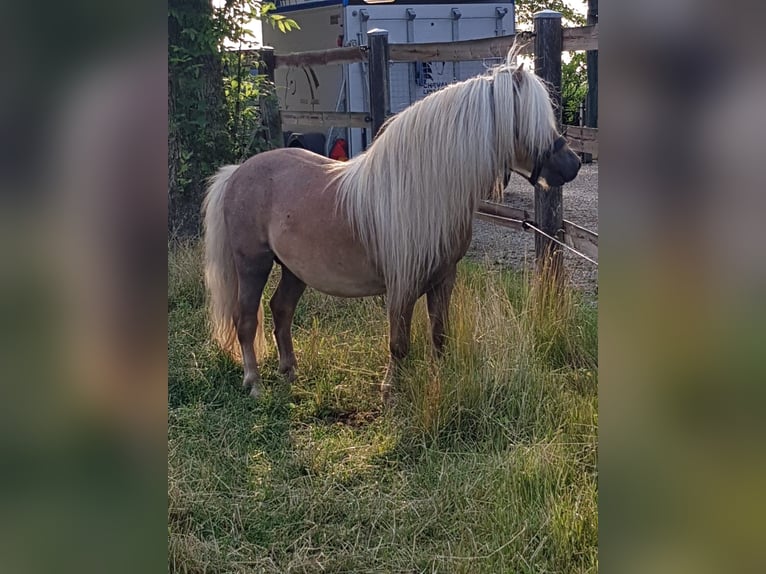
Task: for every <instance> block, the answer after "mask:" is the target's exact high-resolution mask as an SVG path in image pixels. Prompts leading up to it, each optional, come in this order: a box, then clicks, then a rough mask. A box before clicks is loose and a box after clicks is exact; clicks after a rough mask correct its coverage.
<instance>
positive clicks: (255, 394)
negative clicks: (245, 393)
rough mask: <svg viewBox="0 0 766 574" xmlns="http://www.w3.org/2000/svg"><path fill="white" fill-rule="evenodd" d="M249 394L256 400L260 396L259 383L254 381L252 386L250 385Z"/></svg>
mask: <svg viewBox="0 0 766 574" xmlns="http://www.w3.org/2000/svg"><path fill="white" fill-rule="evenodd" d="M250 396H251V397H252V398H254V399H256V400H258V399H260V398H261V385H260V384H258V383H255V384H254V385H253V386H252V387H250Z"/></svg>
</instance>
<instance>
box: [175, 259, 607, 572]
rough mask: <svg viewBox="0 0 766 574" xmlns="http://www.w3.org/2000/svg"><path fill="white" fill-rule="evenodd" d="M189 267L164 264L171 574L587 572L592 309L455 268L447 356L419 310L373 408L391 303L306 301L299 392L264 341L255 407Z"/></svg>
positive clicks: (298, 342)
mask: <svg viewBox="0 0 766 574" xmlns="http://www.w3.org/2000/svg"><path fill="white" fill-rule="evenodd" d="M200 253H201V251H200V249H199V247H198V246H196V245H191V244H188V245H180V246H179V245H175V246H173V247H172V248H171V249H170V252H169V287H168V289H169V292H168V313H169V334H168V355H169V389H168V546H169V566H168V568H169V571H171V572H268V573H272V572H274V573H277V572H279V573H283V572H358V573H362V572H381V573H383V572H407V573H411V572H412V573H414V572H450V573H451V572H457V573H460V572H465V573H476V572H481V573H484V572H490V573H494V572H498V573H506V572H535V573H542V572H594V571H596V570H597V568H598V556H597V546H598V519H597V470H596V462H597V423H598V414H597V408H598V397H597V374H596V369H597V328H596V323H597V311H596V309H595V308H594V306H593V305H589V304H587V303H584V302H582V301H581V300H580V299H579V298H578V297H577V296H576V295H574V294H572V293H569V292H567V293H564V294H563V295H560V296H558V297H555V298H554V297H552V293H551V292H550V291H549V290H547V289H544V288H535V287H529V285H530V280H529V278H525V277H520V276H518V275H514V274H511V273H508V272H500V271H496V270H490V269H488V268H485V267H483V266H481V265H478V264H475V263H467V262H466V263H463V264H461V267H460V272H459V282H458V285H457V287H456V290H455V295H454V298H453V304H452V308H451V310H452V330H451V339H450V342H449V344H448V352H447V355H446V357H445V358H444V359H443V360H442V361H440V362H437V361H435V360H434V359H432V358H431V356H430V352H429V347H428V329H427V318H426V313H425V306H424V305H423V302H422V301H421V302H419V303H418V307H417V309H416V313H415V320H414V324H413V351H412V356H411V359H410V360H409V361H408V363H407V366H406V376H405V380H406V384H405V385H404V387H403V388H402V389H400V392H399V395H398V396H399V399H398V402H397V405H396V407H395V408H394V409H392V410H390V411H385V412H384V411H382V409H381V403H380V397H379V393H378V389H377V385H378V384H379V382H380V380H381V379H382V376H383V374H384V371H385V366H386V363H387V359H388V357H387V337H386V332H387V331H386V319H385V310H384V302H383V299H382V298H370V299H364V300H343V299H334V298H331V297H326V296H323V295H320V294H318V293H316V292H314V291H312V290H308V291H307V293H306V295H305V296H304V298H303V299H302V301H301V303H300V305H299V306H298V310H297V313H296V318H295V325H294V328H293V333H294V337H295V347H296V354H297V356H298V363H299V373H298V380H297V381H296V382H295V383H294V384H293V385H292V387H291V388H288V386H287V385H286V384H285V383H284V382H282V381H281V380H280V378H279V376H278V374H277V360H276V350H275V349H274V345H273V343H272V344H271V349H270V354H269V357H268V358H267V360H266V361H265V362H264V364H263V365H262V375H263V379H264V383H265V387H266V391H265V392H264V396H263V398H262V400H261V401H260V402H254V401H253V400H252V399H250V398H249V397H248V396H247V394H246V393H245V392H244V391H242V390H241V387H240V384H241V377H242V373H241V367H240V366H239V365H237V364H236V363H234V362H233V361H232V360H230V359H229V358H228V357H226V356H224V355H223V354H222V353H221V352H220V351H219V350H217V348H216V347H215V345H214V344H213V343H211V341H210V339H209V337H208V335H207V331H206V322H205V321H206V320H205V293H204V287H203V284H202V279H201V269H200V259H201V256H200ZM273 275H274V277H273V278H272V279H275V278H278V276H279V272H278V270H275V272H274V274H273ZM275 284H276V282H275V281H272V282H271V283H270V285H269V288H268V289H267V296H268V295H269V293H270V292H271V291H272V290H273V288H274V286H275ZM266 309H267V310H268V306H266ZM267 313H268V311H267ZM267 322H268V328H269V329H270V324H271V323H270V317H268V315H267Z"/></svg>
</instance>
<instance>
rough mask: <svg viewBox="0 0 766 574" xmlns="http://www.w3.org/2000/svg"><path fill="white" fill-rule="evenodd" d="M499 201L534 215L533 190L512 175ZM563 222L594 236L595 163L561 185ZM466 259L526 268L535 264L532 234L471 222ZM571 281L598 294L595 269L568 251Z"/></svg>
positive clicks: (589, 291) (595, 208)
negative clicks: (572, 179) (562, 188)
mask: <svg viewBox="0 0 766 574" xmlns="http://www.w3.org/2000/svg"><path fill="white" fill-rule="evenodd" d="M503 202H504V203H506V204H508V205H510V206H512V207H516V208H519V209H525V210H527V211H528V212H529V214H530V215H532V214H534V189H533V188H532V186H530V185H529V182H527V181H526V180H525V179H523V178H522V177H520V176H518V175H516V174H513V175H512V176H511V181H510V183H509V184H508V187H507V188H506V190H505V193H504V194H503ZM564 219H567V220H569V221H571V222H572V223H576V224H578V225H581V226H582V227H585V228H586V229H590V230H592V231H595V232H596V233H598V163H592V164H585V165H583V166H582V168H581V169H580V173H579V174H578V175H577V177H576V178H575V180H574V181H572V182H571V183H568V184H567V185H565V186H564ZM467 257H471V258H473V259H479V260H483V261H488V262H489V263H490V264H493V265H502V266H507V267H512V268H514V269H519V270H521V269H524V268H525V267H527V268H529V267H531V266H532V265H534V261H535V241H534V237H533V232H531V231H516V230H513V229H508V228H506V227H500V226H499V225H493V224H491V223H488V222H485V221H479V220H474V225H473V241H472V242H471V246H470V248H469V249H468V253H467ZM564 261H565V265H566V269H567V270H568V271H569V272H570V275H571V282H572V284H573V285H574V286H575V287H577V288H578V289H582V290H583V291H585V292H586V293H587V294H589V295H592V296H596V295H598V268H597V267H596V266H595V265H593V264H592V263H590V262H588V261H585V260H584V259H581V258H580V257H578V256H577V255H575V254H573V253H572V252H570V251H569V250H565V251H564Z"/></svg>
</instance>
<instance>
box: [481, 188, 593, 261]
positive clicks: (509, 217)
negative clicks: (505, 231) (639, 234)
mask: <svg viewBox="0 0 766 574" xmlns="http://www.w3.org/2000/svg"><path fill="white" fill-rule="evenodd" d="M475 216H476V218H477V219H481V220H483V221H488V222H490V223H493V224H495V225H500V226H502V227H508V228H510V229H515V230H524V221H526V220H529V219H531V218H530V216H529V214H528V213H527V212H526V211H524V210H523V209H518V208H516V207H511V206H510V205H504V204H502V203H494V202H492V201H481V202H479V206H478V207H477V208H476V213H475ZM562 229H563V231H564V239H563V240H564V243H566V244H567V245H569V247H571V248H572V249H576V250H577V251H579V252H581V253H584V254H585V255H587V256H588V257H590V258H592V259H598V234H597V233H594V232H593V231H591V230H589V229H585V228H584V227H581V226H579V225H577V224H576V223H572V222H571V221H567V220H566V219H565V220H563V225H562Z"/></svg>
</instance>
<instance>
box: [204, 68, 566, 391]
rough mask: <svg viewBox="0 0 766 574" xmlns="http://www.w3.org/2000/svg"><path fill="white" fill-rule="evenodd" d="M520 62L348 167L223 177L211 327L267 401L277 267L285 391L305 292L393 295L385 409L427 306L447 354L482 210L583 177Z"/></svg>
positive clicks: (217, 198)
mask: <svg viewBox="0 0 766 574" xmlns="http://www.w3.org/2000/svg"><path fill="white" fill-rule="evenodd" d="M511 60H512V54H509V57H508V63H506V64H503V65H501V66H498V67H496V68H494V69H493V70H491V71H490V72H489V73H488V74H487V75H484V76H479V77H475V78H472V79H469V80H466V81H464V82H460V83H457V84H453V85H450V86H447V87H446V88H444V89H442V90H441V91H439V92H436V93H433V94H431V95H429V96H428V97H426V98H425V99H423V100H421V101H419V102H417V103H415V104H413V105H412V106H411V107H409V108H407V109H406V110H404V111H403V112H401V113H399V114H398V115H396V116H395V117H393V118H392V119H391V120H390V121H389V122H388V123H387V124H386V126H385V130H384V131H382V133H380V135H379V136H378V137H377V139H376V140H375V141H374V142H373V144H372V145H371V146H370V147H369V149H368V150H367V151H366V152H365V153H363V154H361V155H360V156H358V157H356V158H354V159H352V160H350V161H348V162H337V161H334V160H332V159H328V158H326V157H322V156H319V155H316V154H313V153H311V152H308V151H305V150H301V149H296V148H289V149H277V150H273V151H269V152H265V153H261V154H258V155H256V156H254V157H252V158H250V159H249V160H247V161H245V162H244V163H243V164H242V165H229V166H225V167H222V168H221V169H220V170H219V171H218V173H217V174H216V175H215V176H213V178H212V179H211V182H210V185H209V189H208V192H207V196H206V198H205V202H204V205H203V211H204V214H205V280H206V284H207V288H208V290H209V295H210V296H209V299H210V319H211V323H212V327H213V334H214V336H215V338H216V339H217V340H218V342H219V344H220V345H221V346H222V347H223V348H225V349H227V350H229V351H230V352H232V353H234V354H238V351H241V356H242V359H243V363H244V387H245V388H246V389H250V394H251V395H252V396H254V397H257V396H258V395H259V393H260V390H261V389H260V375H259V372H258V364H257V360H256V352H255V348H254V345H255V346H258V347H259V353H260V350H261V349H262V345H263V343H264V342H265V339H264V337H263V312H262V307H261V295H262V293H263V288H264V285H265V284H266V280H267V278H268V276H269V273H270V272H271V269H272V266H273V265H274V263H275V262H276V263H278V264H279V265H280V266H281V267H282V276H281V279H280V282H279V286H278V287H277V289H276V292H275V293H274V296H273V297H272V298H271V301H270V306H271V311H272V315H273V318H274V336H275V339H276V343H277V348H278V351H279V371H280V372H281V373H283V374H285V375H286V376H287V378H288V380H290V381H292V380H293V379H294V378H295V368H296V359H295V353H294V351H293V343H292V337H291V333H290V331H291V326H292V320H293V314H294V311H295V307H296V305H297V303H298V300H299V299H300V298H301V295H302V294H303V291H304V290H305V288H306V286H307V285H309V286H311V287H313V288H314V289H317V290H319V291H322V292H323V293H328V294H330V295H334V296H338V297H366V296H371V295H380V294H384V293H385V294H386V306H387V310H388V320H389V330H390V334H389V344H390V352H391V355H390V362H389V366H388V371H387V374H386V377H385V379H384V381H383V383H382V384H381V391H382V393H383V399H384V401H387V400H388V399H389V397H390V391H391V389H392V387H395V384H396V381H397V378H398V366H399V364H400V362H401V360H402V359H403V358H404V357H405V356H406V355H407V353H408V350H409V344H410V323H411V319H412V312H413V307H414V306H415V302H416V301H417V299H418V298H419V297H421V296H422V295H424V294H425V295H426V297H427V303H428V313H429V317H430V321H431V338H432V343H433V348H434V350H435V352H436V354H437V356H438V355H439V354H440V353H441V352H442V349H443V347H444V343H445V331H446V326H447V313H448V308H449V302H450V296H451V294H452V288H453V285H454V283H455V273H456V265H457V263H458V261H460V259H462V257H463V255H465V252H466V250H467V249H468V245H469V243H470V240H471V223H472V217H473V213H474V210H475V208H476V204H477V202H478V200H479V199H481V198H482V197H485V196H487V195H488V194H489V193H490V190H492V189H493V188H494V187H496V183H497V182H498V180H500V179H501V178H502V177H503V175H504V173H505V171H506V168H509V169H512V170H514V171H516V172H518V173H521V174H522V175H524V176H525V177H527V178H528V179H529V181H530V183H532V185H535V184H537V183H539V184H540V185H542V186H543V187H546V186H549V185H555V186H559V185H563V184H564V183H566V182H569V181H571V180H572V179H574V177H575V176H576V175H577V172H578V170H579V168H580V161H579V159H578V157H577V155H576V154H575V153H574V152H572V151H571V150H570V149H569V146H567V144H566V140H564V138H563V137H561V136H560V135H559V134H558V133H557V130H556V124H555V120H554V115H553V110H552V107H551V102H550V99H549V95H548V91H547V90H546V88H545V86H544V85H543V83H542V82H541V80H540V79H539V78H538V77H536V76H535V75H534V74H532V73H530V72H528V71H526V70H524V69H523V67H519V68H517V67H515V66H512V65H511V63H510V62H511ZM236 343H238V344H239V345H238V346H239V349H237V348H236Z"/></svg>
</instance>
